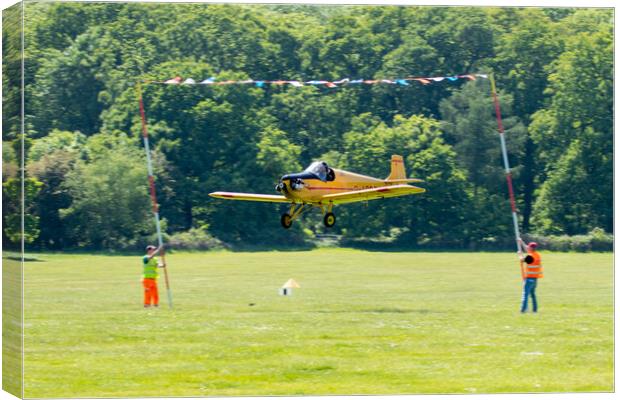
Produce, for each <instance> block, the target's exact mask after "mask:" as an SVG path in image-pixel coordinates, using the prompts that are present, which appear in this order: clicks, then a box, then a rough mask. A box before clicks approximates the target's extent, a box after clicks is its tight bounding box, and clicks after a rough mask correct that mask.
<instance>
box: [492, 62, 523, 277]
mask: <svg viewBox="0 0 620 400" xmlns="http://www.w3.org/2000/svg"><path fill="white" fill-rule="evenodd" d="M489 81H490V82H491V94H492V95H493V103H494V104H495V117H496V118H497V130H498V132H499V141H500V143H501V146H502V157H503V159H504V169H505V172H506V184H507V185H508V196H509V197H510V208H511V210H512V223H513V225H514V230H515V241H516V243H517V253H518V254H519V256H520V255H521V253H522V252H521V245H520V244H519V238H520V237H521V235H520V234H519V221H518V219H517V206H516V203H515V194H514V190H513V188H512V173H511V172H510V165H509V163H508V151H507V150H506V138H505V137H504V125H503V124H502V113H501V112H500V109H499V100H498V98H497V91H496V90H495V79H494V77H493V74H492V73H491V74H489ZM519 258H520V257H519ZM521 277H522V278H525V271H524V269H523V261H521Z"/></svg>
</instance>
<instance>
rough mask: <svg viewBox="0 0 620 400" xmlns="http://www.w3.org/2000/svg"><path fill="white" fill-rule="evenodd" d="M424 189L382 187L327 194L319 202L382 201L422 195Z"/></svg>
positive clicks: (408, 186) (415, 187)
mask: <svg viewBox="0 0 620 400" xmlns="http://www.w3.org/2000/svg"><path fill="white" fill-rule="evenodd" d="M425 191H426V189H422V188H419V187H417V186H411V185H393V186H383V187H378V188H373V189H363V190H356V191H352V192H343V193H335V194H328V195H325V196H323V197H322V198H321V201H325V200H327V201H331V202H333V203H334V204H344V203H355V202H356V201H367V200H376V199H383V198H387V197H398V196H406V195H408V194H416V193H424V192H425Z"/></svg>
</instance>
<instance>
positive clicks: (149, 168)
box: [136, 82, 172, 308]
mask: <svg viewBox="0 0 620 400" xmlns="http://www.w3.org/2000/svg"><path fill="white" fill-rule="evenodd" d="M136 91H137V94H138V102H139V104H140V118H141V119H142V140H143V141H144V151H145V152H146V167H147V171H148V176H149V190H150V193H151V203H152V205H153V217H154V218H155V227H156V228H157V241H158V244H159V248H160V253H159V254H160V256H161V261H162V264H163V265H164V268H163V270H164V281H165V282H166V293H167V294H168V307H170V308H172V291H171V290H170V281H169V280H168V266H167V265H166V252H165V250H164V242H163V239H162V237H161V225H160V223H159V206H158V205H157V197H156V195H155V178H154V177H153V164H152V162H151V149H150V146H149V135H148V132H147V129H146V115H145V114H144V102H143V101H142V85H141V84H140V82H138V84H137V86H136Z"/></svg>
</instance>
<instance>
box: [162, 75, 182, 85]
mask: <svg viewBox="0 0 620 400" xmlns="http://www.w3.org/2000/svg"><path fill="white" fill-rule="evenodd" d="M164 83H167V84H169V85H178V84H179V83H181V77H180V76H177V77H175V78H172V79H168V80H167V81H166V82H164Z"/></svg>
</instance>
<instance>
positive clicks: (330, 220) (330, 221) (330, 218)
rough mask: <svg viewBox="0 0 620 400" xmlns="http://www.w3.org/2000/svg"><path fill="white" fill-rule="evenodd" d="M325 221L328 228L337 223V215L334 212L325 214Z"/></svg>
mask: <svg viewBox="0 0 620 400" xmlns="http://www.w3.org/2000/svg"><path fill="white" fill-rule="evenodd" d="M323 223H324V224H325V226H326V227H328V228H331V227H332V226H334V224H335V223H336V216H335V215H334V213H332V212H328V213H327V214H325V217H324V218H323Z"/></svg>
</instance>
